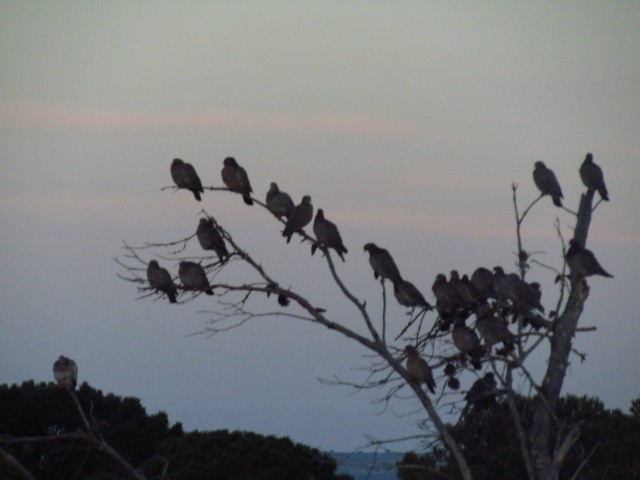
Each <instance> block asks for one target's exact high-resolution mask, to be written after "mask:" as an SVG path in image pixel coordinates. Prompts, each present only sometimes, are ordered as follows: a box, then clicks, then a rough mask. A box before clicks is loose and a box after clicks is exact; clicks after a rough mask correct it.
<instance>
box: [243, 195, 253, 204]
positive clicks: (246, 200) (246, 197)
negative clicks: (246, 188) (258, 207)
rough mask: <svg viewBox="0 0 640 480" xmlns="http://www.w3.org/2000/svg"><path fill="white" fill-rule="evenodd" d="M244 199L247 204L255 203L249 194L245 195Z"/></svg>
mask: <svg viewBox="0 0 640 480" xmlns="http://www.w3.org/2000/svg"><path fill="white" fill-rule="evenodd" d="M242 199H243V200H244V203H246V204H247V205H253V200H251V197H250V196H249V195H243V196H242Z"/></svg>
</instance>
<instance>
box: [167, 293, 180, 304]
mask: <svg viewBox="0 0 640 480" xmlns="http://www.w3.org/2000/svg"><path fill="white" fill-rule="evenodd" d="M167 297H169V303H178V300H177V299H176V292H167Z"/></svg>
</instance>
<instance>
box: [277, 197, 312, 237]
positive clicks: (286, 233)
mask: <svg viewBox="0 0 640 480" xmlns="http://www.w3.org/2000/svg"><path fill="white" fill-rule="evenodd" d="M312 219H313V205H311V197H310V196H309V195H305V196H304V197H302V201H301V202H300V204H299V205H296V206H295V207H294V208H293V210H292V211H291V215H289V218H288V219H287V224H286V225H285V227H284V230H283V231H282V236H283V237H286V238H287V243H289V242H290V241H291V237H292V236H293V234H294V233H296V232H297V231H299V230H302V229H303V228H304V227H306V226H307V225H308V224H309V222H310V221H311V220H312Z"/></svg>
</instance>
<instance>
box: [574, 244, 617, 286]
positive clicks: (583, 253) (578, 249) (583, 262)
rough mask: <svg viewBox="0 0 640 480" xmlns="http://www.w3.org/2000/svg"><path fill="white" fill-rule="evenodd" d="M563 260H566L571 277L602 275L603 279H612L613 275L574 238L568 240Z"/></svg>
mask: <svg viewBox="0 0 640 480" xmlns="http://www.w3.org/2000/svg"><path fill="white" fill-rule="evenodd" d="M565 259H566V260H567V265H569V270H570V271H571V275H573V276H575V277H578V276H580V277H589V276H591V275H602V276H603V277H609V278H613V275H611V274H610V273H608V272H607V271H606V270H605V269H604V268H602V267H601V266H600V264H599V263H598V260H596V257H595V255H594V254H593V252H592V251H591V250H587V249H586V248H583V247H582V246H581V245H580V242H578V240H576V239H574V238H572V239H571V240H569V250H567V254H566V255H565Z"/></svg>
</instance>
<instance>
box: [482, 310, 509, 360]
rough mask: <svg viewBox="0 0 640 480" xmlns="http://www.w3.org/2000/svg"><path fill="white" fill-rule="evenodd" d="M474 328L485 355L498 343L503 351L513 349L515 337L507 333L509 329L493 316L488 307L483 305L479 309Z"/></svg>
mask: <svg viewBox="0 0 640 480" xmlns="http://www.w3.org/2000/svg"><path fill="white" fill-rule="evenodd" d="M476 328H477V329H478V331H479V332H480V335H481V336H482V339H483V340H484V345H485V350H486V352H487V353H490V352H491V349H492V348H493V346H494V345H495V344H496V343H500V342H502V344H503V345H504V347H505V351H507V352H509V351H511V350H512V349H513V343H514V341H515V339H516V337H515V336H514V335H513V334H512V333H511V332H510V331H509V328H508V327H507V326H506V325H505V324H504V323H503V322H502V321H501V320H500V319H498V318H497V317H496V316H495V315H494V314H493V312H492V311H491V308H490V307H489V306H487V305H484V306H482V307H480V310H479V311H478V318H477V319H476Z"/></svg>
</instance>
